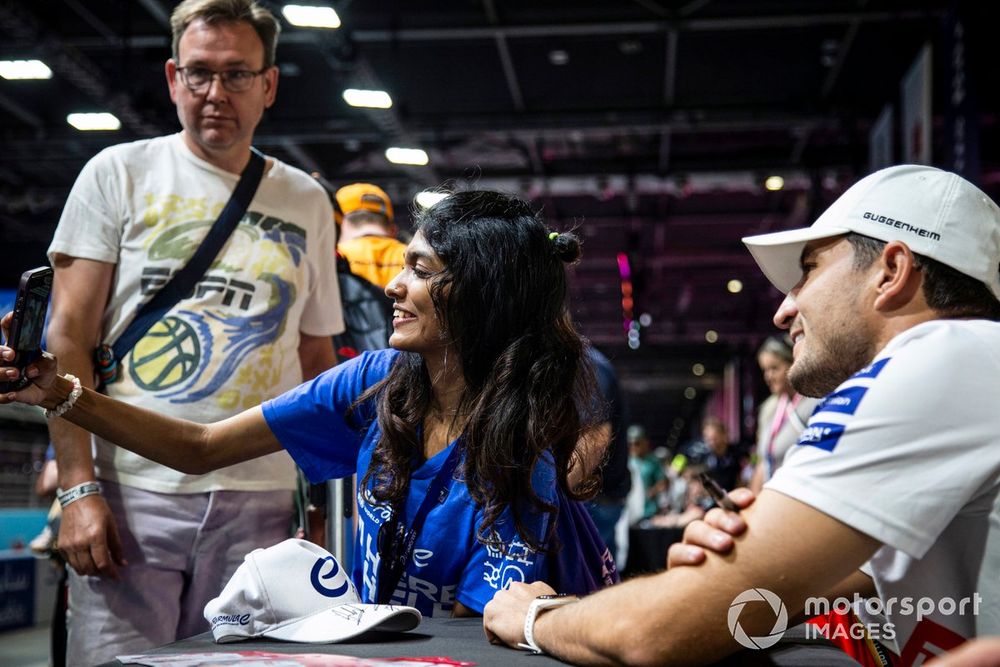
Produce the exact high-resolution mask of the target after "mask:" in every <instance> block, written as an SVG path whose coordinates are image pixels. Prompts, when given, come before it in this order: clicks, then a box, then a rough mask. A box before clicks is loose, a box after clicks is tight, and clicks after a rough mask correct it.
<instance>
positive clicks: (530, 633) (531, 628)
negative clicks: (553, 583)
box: [517, 593, 580, 655]
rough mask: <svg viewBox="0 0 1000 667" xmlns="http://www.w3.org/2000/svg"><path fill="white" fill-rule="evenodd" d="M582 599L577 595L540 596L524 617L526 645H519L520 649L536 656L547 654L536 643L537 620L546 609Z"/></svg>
mask: <svg viewBox="0 0 1000 667" xmlns="http://www.w3.org/2000/svg"><path fill="white" fill-rule="evenodd" d="M579 599H580V598H578V597H577V596H575V595H568V594H565V593H564V594H562V595H539V596H538V597H537V598H535V599H534V600H532V601H531V604H530V605H528V614H527V615H526V616H525V617H524V643H523V644H518V645H517V647H518V648H523V649H526V650H528V651H531V652H532V653H534V654H536V655H541V654H542V653H545V651H543V650H542V648H541V647H540V646H539V645H538V644H536V643H535V619H537V618H538V615H539V614H540V613H541V612H543V611H545V610H546V609H553V608H555V607H562V606H563V605H567V604H570V603H571V602H577V601H579Z"/></svg>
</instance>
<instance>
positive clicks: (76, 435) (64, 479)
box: [48, 333, 95, 489]
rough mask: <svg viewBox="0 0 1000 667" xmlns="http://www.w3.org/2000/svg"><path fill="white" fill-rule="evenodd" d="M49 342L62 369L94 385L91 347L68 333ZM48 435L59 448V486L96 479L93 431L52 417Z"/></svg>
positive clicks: (55, 336) (57, 456) (82, 382)
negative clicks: (69, 337) (70, 337)
mask: <svg viewBox="0 0 1000 667" xmlns="http://www.w3.org/2000/svg"><path fill="white" fill-rule="evenodd" d="M48 342H49V346H50V349H51V350H52V352H54V353H55V354H56V356H57V357H58V359H59V369H60V372H62V373H72V374H73V375H75V376H76V377H78V378H79V379H80V383H81V384H82V385H83V386H84V387H90V388H93V384H94V380H93V378H94V366H93V362H92V361H91V356H90V353H91V351H90V350H83V349H82V348H81V347H80V346H79V345H77V344H74V343H72V342H69V341H67V340H66V337H65V336H62V335H59V334H58V333H57V334H56V335H52V334H51V333H50V335H49V340H48ZM49 438H50V439H51V440H52V445H53V447H54V448H55V452H56V467H57V468H58V473H59V486H60V487H61V488H63V489H68V488H70V487H73V486H76V485H77V484H80V483H82V482H87V481H91V480H93V479H95V473H94V460H93V453H92V447H91V436H90V433H88V432H87V431H85V430H83V429H82V428H80V427H79V426H75V425H73V424H71V423H70V422H68V421H66V420H65V419H52V420H50V421H49Z"/></svg>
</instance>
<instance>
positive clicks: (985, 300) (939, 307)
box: [845, 232, 1000, 320]
mask: <svg viewBox="0 0 1000 667" xmlns="http://www.w3.org/2000/svg"><path fill="white" fill-rule="evenodd" d="M845 238H846V239H847V242H848V243H850V244H851V247H852V248H853V249H854V262H853V267H854V269H855V270H856V271H857V270H861V269H866V268H868V267H869V266H871V265H872V263H873V262H874V261H875V260H877V259H878V258H879V257H880V256H881V255H882V251H883V250H884V249H885V245H886V242H885V241H880V240H878V239H873V238H872V237H870V236H864V235H863V234H858V233H856V232H852V233H850V234H848V235H847V236H846V237H845ZM914 256H915V257H916V260H917V267H918V268H919V269H920V270H921V271H923V274H924V282H923V293H924V299H925V300H926V301H927V305H928V306H930V307H931V308H932V309H933V310H935V311H936V312H938V313H940V314H941V315H942V316H944V317H979V318H983V319H987V320H1000V300H998V299H997V298H996V297H995V296H993V292H991V291H990V288H989V287H987V286H986V284H985V283H983V282H981V281H979V280H976V279H975V278H972V277H970V276H967V275H965V274H964V273H962V272H961V271H956V270H955V269H953V268H951V267H950V266H948V265H947V264H942V263H941V262H938V261H937V260H933V259H931V258H929V257H924V256H923V255H918V254H914Z"/></svg>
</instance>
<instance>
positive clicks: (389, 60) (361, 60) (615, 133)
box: [0, 0, 1000, 437]
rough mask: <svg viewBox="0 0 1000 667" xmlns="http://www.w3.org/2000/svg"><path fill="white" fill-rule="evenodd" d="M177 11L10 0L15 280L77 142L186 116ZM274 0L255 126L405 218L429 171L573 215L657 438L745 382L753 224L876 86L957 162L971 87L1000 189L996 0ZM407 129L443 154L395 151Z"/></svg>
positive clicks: (981, 159) (76, 154) (985, 157)
mask: <svg viewBox="0 0 1000 667" xmlns="http://www.w3.org/2000/svg"><path fill="white" fill-rule="evenodd" d="M174 4H175V3H174V2H172V1H170V0H36V1H34V2H27V1H16V0H0V37H2V41H0V59H2V60H23V59H38V60H41V61H43V62H44V63H46V64H47V66H48V67H49V68H50V69H51V72H52V75H51V78H48V79H43V80H6V79H0V136H2V146H3V150H0V239H2V243H3V247H4V248H5V249H6V250H7V257H8V261H7V262H5V263H4V266H3V268H2V275H0V283H2V284H3V285H5V286H13V285H14V284H15V283H16V278H17V276H18V275H19V274H20V272H21V271H22V270H23V269H24V268H28V267H29V266H34V265H36V264H38V263H42V262H44V249H45V247H46V245H47V243H48V241H49V239H50V238H51V235H52V232H53V230H54V227H55V223H56V221H57V220H58V217H59V213H60V210H61V208H62V205H63V203H64V201H65V197H66V195H67V193H68V191H69V188H70V186H71V185H72V183H73V180H74V178H75V177H76V175H77V173H78V172H79V170H80V168H81V167H82V166H83V164H84V163H85V162H86V160H87V159H89V158H90V157H92V156H93V155H94V154H95V153H96V152H98V151H99V150H101V149H102V148H104V147H106V146H109V145H112V144H115V143H120V142H123V141H129V140H133V139H138V138H143V137H148V136H154V135H159V134H165V133H170V132H174V131H177V130H178V129H179V126H178V122H177V117H176V113H175V110H174V108H173V107H172V105H171V104H170V101H169V98H168V96H167V89H166V85H165V81H164V72H163V64H164V61H165V60H166V59H167V58H168V57H169V56H170V39H169V15H170V12H171V10H172V9H173V6H174ZM262 4H265V5H267V6H268V7H270V8H271V9H272V10H273V11H274V12H275V14H276V15H278V16H279V17H281V21H282V35H281V40H280V46H279V49H278V62H279V65H280V71H281V74H280V84H279V91H278V102H277V104H276V105H275V107H274V108H273V109H271V110H270V111H269V112H268V113H267V115H266V118H265V120H264V122H263V124H262V125H261V127H260V128H259V130H258V132H257V140H256V145H257V146H258V147H260V148H261V149H262V150H263V151H265V152H267V153H269V154H272V155H275V156H277V157H279V158H281V159H282V160H285V161H287V162H290V163H292V164H294V165H296V166H299V167H301V168H302V169H304V170H306V171H307V172H310V173H313V174H314V175H315V176H316V177H317V178H318V179H319V180H320V181H321V182H322V183H323V184H324V185H326V186H327V187H329V188H336V187H338V186H339V185H342V184H346V183H350V182H354V181H370V182H374V183H377V184H379V185H381V186H383V187H384V188H385V189H386V190H387V191H388V192H389V193H390V195H391V196H392V197H393V199H394V201H395V202H396V206H397V210H401V211H403V214H402V217H403V218H405V217H406V215H407V213H406V209H407V208H408V207H410V206H411V205H412V201H413V198H414V196H415V195H416V194H417V193H418V192H420V191H422V190H424V189H428V188H431V189H440V188H445V189H460V188H470V187H485V188H498V189H502V190H505V191H509V192H514V193H518V194H520V195H521V196H524V197H526V198H528V199H529V200H530V201H532V202H533V204H534V205H535V206H536V207H537V208H538V209H539V210H540V211H541V212H542V214H543V215H544V216H545V217H546V218H547V220H548V221H549V222H550V224H552V225H553V226H554V227H556V228H557V229H575V230H577V232H578V233H579V234H581V236H582V237H583V239H584V242H585V246H584V247H585V255H584V259H583V260H582V261H581V263H580V264H579V265H577V266H576V267H575V268H574V269H573V270H572V308H573V314H574V317H575V319H576V321H577V322H578V324H579V326H580V328H581V329H582V330H583V331H584V333H585V334H586V335H587V336H588V337H589V338H590V339H591V340H592V341H593V342H594V343H595V344H596V345H598V346H599V347H600V348H602V349H604V350H605V351H607V352H608V353H609V354H610V356H612V357H613V358H614V360H615V363H616V366H617V367H618V369H619V372H620V374H621V376H622V382H623V384H624V385H625V387H626V390H627V391H629V393H630V394H633V395H635V396H637V397H639V398H638V400H637V403H636V405H634V406H633V408H634V412H636V413H637V414H638V415H640V416H644V418H645V419H647V421H649V422H652V424H651V426H652V428H651V431H652V432H653V433H654V435H663V436H664V437H665V436H666V435H667V431H672V432H674V433H676V432H677V431H678V430H684V429H687V428H688V426H687V424H689V422H690V420H691V419H692V418H693V417H694V416H695V415H696V414H697V413H698V411H699V410H700V409H701V407H702V403H700V401H701V400H703V397H704V396H707V395H709V394H711V393H712V390H714V389H716V388H718V387H719V386H721V385H722V384H723V383H725V382H730V381H734V380H733V377H732V376H733V374H734V373H735V374H736V376H737V377H738V378H744V379H747V378H754V379H755V376H756V371H755V369H753V368H752V350H753V349H754V348H755V346H756V345H757V344H758V343H759V342H760V340H761V339H762V338H763V337H764V336H766V335H768V334H769V333H772V332H773V331H774V328H773V324H772V323H771V315H772V313H773V310H774V308H775V306H776V305H777V303H778V302H779V301H780V294H779V293H778V292H777V291H775V290H774V289H773V288H771V287H770V286H769V285H768V284H767V283H766V281H765V280H764V278H763V276H762V275H761V274H760V272H759V271H758V270H757V269H756V267H755V265H754V264H753V261H752V260H751V258H750V256H749V254H748V253H747V252H746V251H745V249H744V248H743V247H742V244H741V243H740V241H739V239H740V238H741V237H742V236H745V235H747V234H752V233H758V232H764V231H773V230H778V229H783V228H788V227H794V226H801V225H805V224H808V223H809V222H810V221H811V220H812V219H813V218H814V217H815V216H816V215H817V214H818V213H819V212H820V211H821V210H822V209H823V208H824V207H825V206H826V205H827V204H828V203H829V202H831V201H832V200H833V199H834V198H835V197H836V196H837V195H838V194H839V193H840V192H842V191H843V189H844V188H846V187H847V186H848V185H849V184H850V183H851V182H853V181H854V180H856V179H857V178H858V177H859V176H861V175H863V174H865V173H867V171H868V170H869V168H870V165H871V161H870V160H871V158H870V150H869V149H870V145H869V144H870V136H871V133H872V131H873V128H875V126H876V125H877V123H878V122H879V120H880V116H881V115H882V114H883V113H884V111H885V109H886V107H887V105H892V110H891V111H890V112H889V117H890V118H892V119H893V120H894V121H895V122H894V124H893V126H894V128H895V129H894V130H893V131H891V132H890V133H889V136H891V137H893V138H894V140H895V144H894V147H892V148H891V149H890V154H889V157H890V159H891V160H892V161H898V160H900V159H901V157H902V156H903V155H904V154H905V151H906V150H909V149H910V148H913V146H914V142H918V141H920V140H921V137H923V138H924V139H923V140H924V141H926V137H930V139H929V142H930V144H929V149H930V155H931V158H930V161H931V162H932V163H933V164H938V165H941V166H946V164H950V162H949V161H953V159H954V158H955V155H954V153H955V133H954V132H955V129H954V128H955V123H954V119H953V118H949V117H948V108H949V107H950V106H954V98H955V96H956V95H958V94H959V93H961V94H962V95H963V96H965V97H966V99H967V100H969V101H971V102H972V103H974V105H973V106H971V110H970V108H969V104H966V108H965V111H964V113H965V116H963V118H964V119H965V121H966V122H967V124H966V125H964V126H963V127H964V128H965V132H966V140H967V141H968V142H969V146H968V148H969V152H968V154H967V157H968V159H967V162H968V165H967V168H968V173H970V174H972V175H973V176H974V179H975V180H977V181H978V182H979V183H980V184H981V186H982V187H983V188H984V189H986V190H987V192H989V193H990V194H991V195H992V196H993V197H994V198H997V195H998V190H1000V150H998V148H1000V146H998V143H1000V139H998V128H997V112H998V109H1000V101H998V99H997V97H998V92H997V91H998V89H1000V86H997V85H996V83H997V79H996V76H995V74H994V73H993V72H992V71H991V69H990V68H989V67H988V65H987V63H989V62H990V60H989V49H990V47H991V46H992V44H991V43H990V42H988V41H987V40H988V39H989V37H988V36H987V35H985V34H984V33H985V32H986V31H985V29H984V26H990V25H996V19H997V18H998V17H1000V11H998V9H997V3H993V2H986V3H976V2H967V3H966V2H950V1H944V0H938V1H935V0H924V1H904V0H771V1H766V0H616V1H603V2H602V1H598V0H565V1H562V0H452V1H445V0H405V1H404V0H341V1H339V2H337V1H335V0H329V2H326V3H325V4H326V6H330V7H333V8H335V9H336V11H337V13H338V15H339V18H340V21H341V23H342V25H341V26H340V27H339V28H337V29H332V30H331V29H311V28H302V27H295V26H293V25H291V24H290V23H289V22H288V20H287V19H286V18H284V15H283V13H282V8H283V7H284V5H283V3H278V2H263V3H262ZM300 4H307V5H320V4H324V3H322V2H320V1H319V0H301V2H300ZM956 23H957V24H958V25H959V28H958V32H957V33H956V28H955V25H956ZM928 44H929V45H930V49H931V50H930V52H929V62H930V63H931V65H930V71H931V79H930V81H931V86H930V89H929V95H930V99H931V109H932V114H931V116H930V117H929V118H928V119H927V120H926V122H925V125H927V126H928V127H929V133H928V134H921V135H919V136H918V135H916V134H914V135H912V136H910V135H907V136H904V132H903V130H902V129H901V121H902V119H901V116H902V115H903V109H902V105H901V103H900V99H901V85H902V81H903V79H904V77H906V75H907V73H908V71H910V69H911V67H912V66H913V63H914V61H915V59H916V58H917V57H918V55H919V54H920V53H921V51H922V49H923V48H924V47H925V45H928ZM956 71H957V72H958V74H956V73H955V72H956ZM347 88H354V89H367V90H372V89H376V90H384V91H386V92H388V93H389V95H390V96H391V99H392V102H393V103H392V106H391V108H388V109H361V108H355V107H352V106H349V105H348V104H347V103H346V102H345V100H344V98H343V96H342V93H343V91H344V90H345V89H347ZM77 112H110V113H112V114H114V115H115V116H116V117H117V118H118V119H119V120H120V122H121V128H120V129H119V130H117V131H96V132H84V131H80V130H77V129H75V128H73V127H71V126H70V125H69V124H68V123H67V116H68V114H71V113H77ZM882 118H883V119H884V116H882ZM392 146H399V147H409V148H420V149H423V150H424V151H426V153H427V155H428V159H429V162H428V164H427V165H426V166H401V165H398V164H393V163H391V162H389V161H388V160H387V158H386V149H387V148H389V147H392ZM769 177H780V178H781V179H782V181H783V185H782V186H781V187H780V189H768V186H767V185H765V183H766V181H767V179H768V178H769ZM770 185H771V187H774V185H775V181H774V180H773V179H772V181H771V182H770ZM403 224H404V226H405V224H406V220H405V219H404V220H403ZM13 258H16V261H14V259H13ZM631 321H634V322H636V323H638V329H637V333H633V334H632V339H631V341H630V339H629V331H630V330H636V329H635V326H636V325H632V326H631V328H630V326H629V322H631ZM734 358H736V359H742V360H743V363H742V365H741V366H740V367H738V368H734V366H733V365H732V364H729V370H728V371H727V370H726V367H727V363H729V362H730V361H731V360H732V359H734ZM727 374H728V377H727ZM756 386H757V388H758V389H759V388H760V385H759V384H758V385H756ZM692 394H693V395H694V398H690V397H691V396H692ZM676 420H679V423H682V424H685V426H682V427H681V428H680V429H678V428H677V427H676V423H678V422H677V421H676Z"/></svg>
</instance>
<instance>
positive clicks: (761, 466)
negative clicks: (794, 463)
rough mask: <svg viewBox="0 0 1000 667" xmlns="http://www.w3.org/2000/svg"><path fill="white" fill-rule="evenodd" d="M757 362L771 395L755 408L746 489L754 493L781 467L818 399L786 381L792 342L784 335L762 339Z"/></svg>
mask: <svg viewBox="0 0 1000 667" xmlns="http://www.w3.org/2000/svg"><path fill="white" fill-rule="evenodd" d="M757 363H758V365H759V366H760V370H761V372H762V373H763V374H764V383H765V384H766V385H767V388H768V389H769V390H770V391H771V395H770V396H768V397H767V400H765V401H764V402H763V403H762V404H761V406H760V410H759V411H758V412H757V465H756V466H755V467H754V471H753V476H752V477H751V478H750V490H751V491H753V492H754V493H755V494H757V493H760V490H761V488H762V487H763V486H764V482H766V481H767V480H769V479H771V477H772V476H773V475H774V472H775V471H776V470H777V469H778V468H780V467H781V462H782V461H784V459H785V454H786V453H787V452H788V450H789V449H790V448H791V447H792V445H794V444H795V443H796V442H797V441H798V439H799V435H801V434H802V430H803V429H804V428H805V427H806V422H808V421H809V416H810V415H811V414H812V411H813V409H814V408H815V407H816V405H817V404H818V403H819V399H816V398H806V397H804V396H801V395H800V394H798V393H796V392H795V390H794V389H793V388H792V385H791V384H790V383H789V382H788V369H789V367H790V366H791V365H792V344H791V341H789V340H787V337H782V338H777V337H774V336H772V337H769V338H767V339H765V340H764V343H763V344H762V345H761V346H760V349H759V350H758V351H757Z"/></svg>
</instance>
